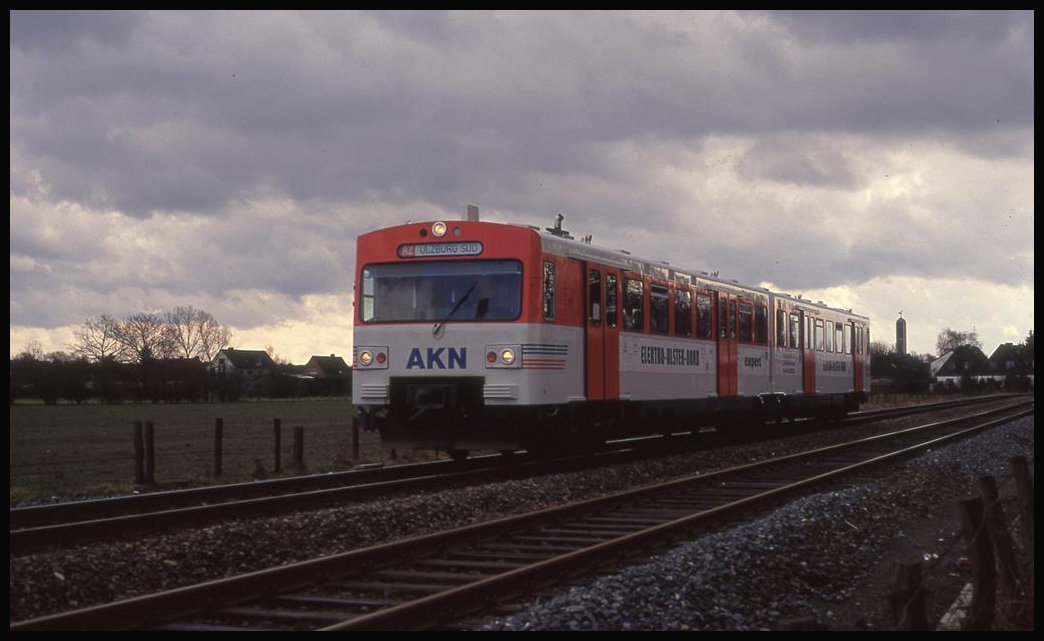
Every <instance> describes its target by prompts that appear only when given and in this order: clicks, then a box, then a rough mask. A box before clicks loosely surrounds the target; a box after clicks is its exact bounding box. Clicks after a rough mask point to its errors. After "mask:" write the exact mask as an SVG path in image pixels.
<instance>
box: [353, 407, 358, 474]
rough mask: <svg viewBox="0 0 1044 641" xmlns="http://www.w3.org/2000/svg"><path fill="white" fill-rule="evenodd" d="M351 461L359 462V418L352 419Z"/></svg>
mask: <svg viewBox="0 0 1044 641" xmlns="http://www.w3.org/2000/svg"><path fill="white" fill-rule="evenodd" d="M352 461H353V462H355V463H358V462H359V417H358V416H353V417H352Z"/></svg>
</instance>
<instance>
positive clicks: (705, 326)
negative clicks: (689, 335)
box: [696, 294, 714, 338]
mask: <svg viewBox="0 0 1044 641" xmlns="http://www.w3.org/2000/svg"><path fill="white" fill-rule="evenodd" d="M713 313H714V312H713V310H712V307H711V297H710V296H709V295H707V294H696V338H711V332H712V331H713V328H712V327H711V324H712V318H711V316H712V314H713Z"/></svg>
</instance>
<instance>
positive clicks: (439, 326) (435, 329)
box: [431, 280, 478, 338]
mask: <svg viewBox="0 0 1044 641" xmlns="http://www.w3.org/2000/svg"><path fill="white" fill-rule="evenodd" d="M476 285H478V281H477V280H476V281H474V282H473V283H471V287H468V291H466V292H464V295H463V296H461V297H460V300H458V301H457V304H456V305H454V306H453V309H451V310H450V313H449V314H446V318H443V319H442V320H440V321H439V322H437V323H435V327H433V328H431V335H432V336H434V337H435V338H439V332H440V331H442V329H443V328H444V327H446V321H448V320H449V319H451V318H453V315H454V314H456V313H457V310H459V309H460V306H461V305H463V304H464V301H466V300H467V299H468V296H471V292H473V291H475V286H476Z"/></svg>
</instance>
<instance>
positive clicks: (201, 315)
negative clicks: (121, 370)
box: [70, 307, 232, 363]
mask: <svg viewBox="0 0 1044 641" xmlns="http://www.w3.org/2000/svg"><path fill="white" fill-rule="evenodd" d="M231 339H232V331H231V330H230V329H229V328H228V327H226V326H224V325H222V324H221V323H219V322H217V321H216V320H215V319H214V317H213V316H211V315H210V314H209V313H208V312H205V311H203V310H201V309H196V308H195V307H175V308H174V309H173V310H172V311H169V312H165V313H148V312H143V313H140V314H132V315H130V316H127V317H126V318H114V317H112V316H109V315H108V314H101V315H99V316H94V317H92V318H88V319H87V320H85V321H84V322H83V325H81V326H80V329H78V330H77V331H76V332H75V333H74V341H73V344H72V345H71V346H70V347H71V351H72V354H73V355H74V356H75V357H78V358H85V359H87V360H88V361H91V362H96V363H99V362H104V361H106V360H112V361H115V362H118V363H143V362H145V361H147V360H149V359H160V358H197V359H199V360H200V361H202V362H204V363H209V362H210V361H211V360H213V359H214V357H215V356H217V354H218V352H219V351H221V349H222V348H224V347H226V346H227V345H228V343H229V341H230V340H231Z"/></svg>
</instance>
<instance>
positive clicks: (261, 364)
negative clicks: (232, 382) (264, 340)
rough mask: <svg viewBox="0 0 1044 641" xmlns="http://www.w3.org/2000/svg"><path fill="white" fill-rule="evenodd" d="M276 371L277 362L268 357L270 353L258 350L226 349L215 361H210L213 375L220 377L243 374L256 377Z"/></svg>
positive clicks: (218, 354)
mask: <svg viewBox="0 0 1044 641" xmlns="http://www.w3.org/2000/svg"><path fill="white" fill-rule="evenodd" d="M275 369H276V364H275V361H273V360H272V357H271V356H269V355H268V352H266V351H264V350H258V349H235V348H233V347H226V348H225V349H223V350H221V351H220V352H218V353H217V356H215V357H214V360H212V361H210V371H211V373H213V374H217V375H218V376H231V375H233V374H241V375H243V376H247V377H255V376H261V375H264V374H267V373H269V372H273V371H275Z"/></svg>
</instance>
